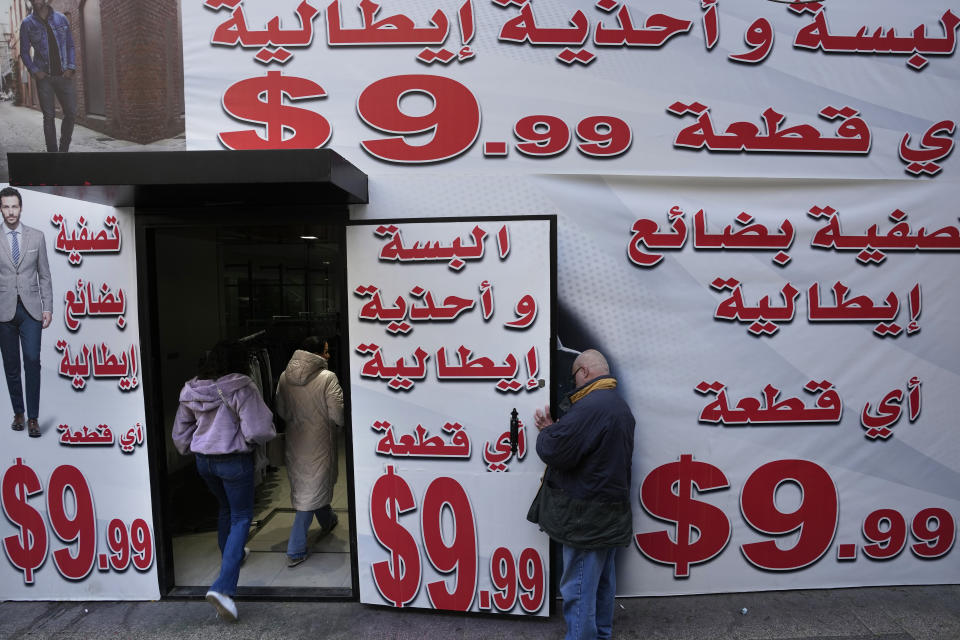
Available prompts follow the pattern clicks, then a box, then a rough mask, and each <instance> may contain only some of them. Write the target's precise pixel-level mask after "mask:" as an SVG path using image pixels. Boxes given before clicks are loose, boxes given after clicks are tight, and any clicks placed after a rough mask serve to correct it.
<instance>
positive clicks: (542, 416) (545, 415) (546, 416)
mask: <svg viewBox="0 0 960 640" xmlns="http://www.w3.org/2000/svg"><path fill="white" fill-rule="evenodd" d="M552 424H553V418H552V417H550V407H549V406H546V407H544V408H543V409H537V410H536V411H535V412H534V413H533V425H534V426H535V427H536V428H537V431H543V430H544V429H546V428H547V427H549V426H550V425H552Z"/></svg>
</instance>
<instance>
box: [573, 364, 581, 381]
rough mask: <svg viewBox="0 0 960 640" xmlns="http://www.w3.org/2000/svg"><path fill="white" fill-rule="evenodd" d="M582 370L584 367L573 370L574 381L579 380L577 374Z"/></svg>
mask: <svg viewBox="0 0 960 640" xmlns="http://www.w3.org/2000/svg"><path fill="white" fill-rule="evenodd" d="M582 370H583V367H577V368H576V369H574V370H573V375H572V376H571V377H572V378H573V381H574V382H576V381H577V374H578V373H580V372H581V371H582Z"/></svg>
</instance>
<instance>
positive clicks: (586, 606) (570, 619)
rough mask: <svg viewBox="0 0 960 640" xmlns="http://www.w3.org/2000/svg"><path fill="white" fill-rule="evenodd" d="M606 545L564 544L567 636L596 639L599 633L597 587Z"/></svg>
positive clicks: (568, 638) (575, 639) (562, 582)
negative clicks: (594, 548) (590, 547)
mask: <svg viewBox="0 0 960 640" xmlns="http://www.w3.org/2000/svg"><path fill="white" fill-rule="evenodd" d="M606 551H607V550H606V549H602V550H599V551H592V550H587V549H577V548H574V547H568V546H566V545H564V547H563V575H562V576H561V577H560V595H561V596H562V597H563V617H564V620H566V622H567V635H566V636H565V638H566V640H594V639H595V638H596V637H597V588H598V586H599V582H600V574H601V572H602V564H601V557H605V552H606Z"/></svg>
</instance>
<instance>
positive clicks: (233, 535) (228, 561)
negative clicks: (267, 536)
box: [210, 454, 253, 596]
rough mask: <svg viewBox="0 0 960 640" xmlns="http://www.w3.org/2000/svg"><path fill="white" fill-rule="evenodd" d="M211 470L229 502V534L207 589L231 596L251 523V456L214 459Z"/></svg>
mask: <svg viewBox="0 0 960 640" xmlns="http://www.w3.org/2000/svg"><path fill="white" fill-rule="evenodd" d="M214 468H215V470H216V474H217V476H218V477H219V478H220V479H221V480H222V481H223V489H224V492H225V493H226V494H227V500H228V501H229V503H230V532H229V535H228V536H227V541H226V544H225V545H224V548H223V557H222V559H221V562H220V576H219V577H218V578H217V579H216V581H215V582H214V583H213V585H211V587H210V589H211V590H212V591H217V592H219V593H222V594H224V595H228V596H234V595H236V594H237V582H238V581H239V579H240V564H241V563H242V562H243V547H244V545H245V544H246V543H247V535H248V534H249V533H250V523H251V522H252V521H253V455H252V454H238V455H236V456H230V457H229V458H228V459H226V460H216V461H215V464H214Z"/></svg>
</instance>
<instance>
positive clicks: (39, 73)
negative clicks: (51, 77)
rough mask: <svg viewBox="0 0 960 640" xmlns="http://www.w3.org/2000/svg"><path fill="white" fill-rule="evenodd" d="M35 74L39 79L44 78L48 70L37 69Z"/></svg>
mask: <svg viewBox="0 0 960 640" xmlns="http://www.w3.org/2000/svg"><path fill="white" fill-rule="evenodd" d="M34 75H35V76H36V77H37V80H43V79H44V78H46V77H47V72H46V71H37V72H36V73H35V74H34Z"/></svg>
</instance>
